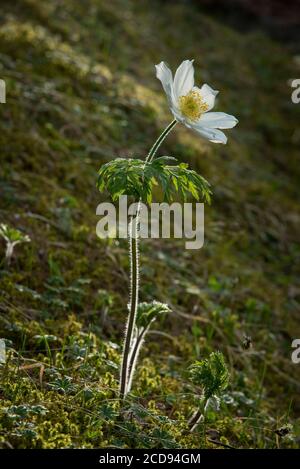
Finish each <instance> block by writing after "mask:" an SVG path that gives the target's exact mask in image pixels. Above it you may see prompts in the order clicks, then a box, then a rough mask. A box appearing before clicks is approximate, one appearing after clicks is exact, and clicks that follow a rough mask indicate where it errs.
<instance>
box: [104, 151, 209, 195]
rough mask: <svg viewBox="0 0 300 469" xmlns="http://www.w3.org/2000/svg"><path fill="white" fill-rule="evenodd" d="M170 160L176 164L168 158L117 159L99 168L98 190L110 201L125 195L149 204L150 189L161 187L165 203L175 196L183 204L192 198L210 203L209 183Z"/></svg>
mask: <svg viewBox="0 0 300 469" xmlns="http://www.w3.org/2000/svg"><path fill="white" fill-rule="evenodd" d="M170 160H173V161H176V159H175V158H172V157H169V156H162V157H160V158H156V159H154V160H153V161H152V162H151V163H147V164H145V161H142V160H139V159H132V158H130V159H126V158H117V159H115V160H113V161H110V162H109V163H106V164H104V165H103V166H102V167H101V168H100V170H99V177H98V182H97V187H98V189H99V190H100V191H103V190H105V189H106V190H107V191H108V192H109V193H110V195H111V197H112V199H113V201H116V200H117V199H118V198H119V197H120V196H121V195H127V196H132V197H133V198H134V200H136V201H138V200H141V201H142V202H144V203H148V204H150V203H151V201H152V192H153V186H157V185H160V186H161V189H162V191H163V194H164V200H165V201H167V202H169V203H170V202H172V201H174V200H175V197H176V195H177V194H178V196H179V197H180V198H181V199H183V200H184V201H186V200H187V199H188V197H189V196H192V197H194V198H195V199H196V200H200V199H203V200H204V201H205V202H208V203H209V202H210V195H211V190H210V186H209V183H208V182H207V181H206V180H205V179H204V178H203V177H202V176H200V175H199V174H197V173H196V171H194V170H192V169H188V165H187V164H186V163H180V164H179V165H169V164H168V162H169V161H170Z"/></svg>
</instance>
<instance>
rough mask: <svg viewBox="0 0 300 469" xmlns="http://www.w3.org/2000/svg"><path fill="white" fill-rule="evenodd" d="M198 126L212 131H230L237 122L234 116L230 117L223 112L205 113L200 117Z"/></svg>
mask: <svg viewBox="0 0 300 469" xmlns="http://www.w3.org/2000/svg"><path fill="white" fill-rule="evenodd" d="M198 123H199V124H201V125H203V127H209V128H214V129H232V127H235V126H236V124H237V123H238V120H237V118H236V117H234V116H230V115H229V114H226V113H225V112H206V113H205V114H202V116H201V117H200V119H199V121H198Z"/></svg>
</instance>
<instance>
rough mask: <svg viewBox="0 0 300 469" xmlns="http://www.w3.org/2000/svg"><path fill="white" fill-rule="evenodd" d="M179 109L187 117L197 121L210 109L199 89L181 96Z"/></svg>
mask: <svg viewBox="0 0 300 469" xmlns="http://www.w3.org/2000/svg"><path fill="white" fill-rule="evenodd" d="M179 109H180V112H181V114H183V115H184V116H185V117H187V118H188V119H190V120H191V121H197V120H198V119H199V118H200V116H201V114H203V113H204V112H205V111H207V110H208V105H207V104H206V103H205V102H204V101H203V99H202V97H201V95H200V93H199V92H198V91H190V92H189V93H188V94H186V95H185V96H180V98H179Z"/></svg>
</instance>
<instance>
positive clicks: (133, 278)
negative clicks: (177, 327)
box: [120, 216, 139, 399]
mask: <svg viewBox="0 0 300 469" xmlns="http://www.w3.org/2000/svg"><path fill="white" fill-rule="evenodd" d="M137 221H138V220H137V216H136V217H135V218H134V217H131V220H130V226H131V228H130V230H129V258H130V311H129V316H128V322H127V327H126V335H125V342H124V350H123V358H122V366H121V379H120V397H121V399H124V398H125V397H126V394H127V384H128V372H129V355H130V347H131V345H132V336H133V332H134V327H135V318H136V313H137V307H138V297H139V248H138V237H137V230H138V227H137V224H138V223H137Z"/></svg>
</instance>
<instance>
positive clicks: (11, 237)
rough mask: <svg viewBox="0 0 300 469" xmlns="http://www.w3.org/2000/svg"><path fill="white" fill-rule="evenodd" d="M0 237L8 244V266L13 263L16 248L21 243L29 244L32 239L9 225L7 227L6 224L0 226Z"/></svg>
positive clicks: (6, 255)
mask: <svg viewBox="0 0 300 469" xmlns="http://www.w3.org/2000/svg"><path fill="white" fill-rule="evenodd" d="M0 236H1V237H2V238H3V239H4V240H5V242H6V251H5V261H6V264H7V265H8V266H9V265H10V263H11V259H12V256H13V252H14V248H15V246H16V245H17V244H21V243H29V242H30V238H29V236H28V235H26V234H24V233H22V232H21V231H20V230H17V229H16V228H11V227H9V226H8V225H5V224H4V223H1V225H0Z"/></svg>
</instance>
